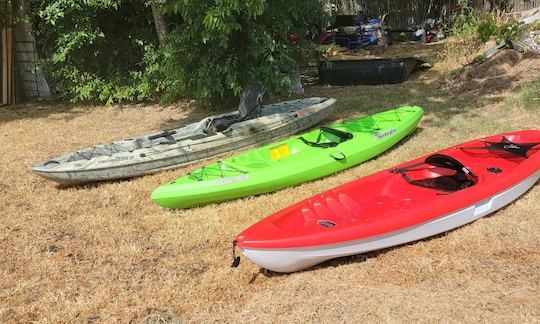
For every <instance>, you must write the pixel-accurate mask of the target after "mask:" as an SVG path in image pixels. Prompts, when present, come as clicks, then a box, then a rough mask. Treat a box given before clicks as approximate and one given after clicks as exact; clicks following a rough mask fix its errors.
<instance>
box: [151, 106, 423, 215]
mask: <svg viewBox="0 0 540 324" xmlns="http://www.w3.org/2000/svg"><path fill="white" fill-rule="evenodd" d="M423 113H424V111H423V110H422V108H420V107H416V106H404V107H400V108H396V109H392V110H388V111H384V112H381V113H377V114H374V115H368V116H364V117H361V118H358V119H353V120H350V121H346V122H343V123H341V124H335V125H331V126H328V127H321V128H319V129H315V130H313V131H310V132H307V133H304V134H302V135H298V136H294V137H290V138H288V139H286V140H283V141H279V142H275V143H273V144H270V145H267V146H264V147H261V148H257V149H254V150H250V151H248V152H245V153H243V154H240V155H237V156H234V157H231V158H228V159H225V160H223V161H218V162H216V163H212V164H210V165H208V166H205V167H203V168H201V169H198V170H195V171H193V172H191V173H189V174H187V175H185V176H183V177H181V178H178V179H176V180H174V181H172V182H169V183H167V184H164V185H162V186H160V187H158V188H157V189H156V190H154V192H153V193H152V199H153V200H154V201H155V202H156V203H157V204H158V205H160V206H163V207H167V208H188V207H193V206H200V205H204V204H208V203H216V202H221V201H226V200H231V199H235V198H240V197H245V196H250V195H257V194H262V193H266V192H272V191H276V190H280V189H283V188H286V187H289V186H294V185H297V184H300V183H303V182H306V181H311V180H314V179H318V178H321V177H324V176H327V175H329V174H332V173H335V172H337V171H340V170H344V169H347V168H350V167H352V166H355V165H357V164H359V163H362V162H364V161H366V160H369V159H371V158H373V157H375V156H377V155H379V154H381V153H382V152H384V151H386V150H388V149H389V148H391V147H392V146H393V145H395V144H396V143H398V142H399V141H400V140H401V139H403V138H404V137H405V136H407V135H408V134H409V133H411V132H412V131H413V130H414V129H415V128H416V125H417V124H418V122H419V121H420V118H421V117H422V114H423Z"/></svg>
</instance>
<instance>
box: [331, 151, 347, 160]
mask: <svg viewBox="0 0 540 324" xmlns="http://www.w3.org/2000/svg"><path fill="white" fill-rule="evenodd" d="M336 153H339V154H340V155H341V156H335V155H334V154H336ZM330 157H332V158H333V159H334V160H336V161H342V160H345V159H346V158H347V156H346V155H345V153H343V151H338V152H332V153H330Z"/></svg>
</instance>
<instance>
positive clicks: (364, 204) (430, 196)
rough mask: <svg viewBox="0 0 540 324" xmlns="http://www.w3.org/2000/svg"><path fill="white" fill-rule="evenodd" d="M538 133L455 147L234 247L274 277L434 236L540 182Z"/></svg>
mask: <svg viewBox="0 0 540 324" xmlns="http://www.w3.org/2000/svg"><path fill="white" fill-rule="evenodd" d="M539 150H540V131H538V130H527V131H520V132H514V133H506V134H501V135H495V136H490V137H486V138H483V139H479V140H474V141H471V142H467V143H463V144H460V145H456V146H453V147H450V148H447V149H444V150H441V151H439V152H436V153H434V154H431V155H427V156H423V157H421V158H418V159H416V160H413V161H410V162H407V163H404V164H402V165H399V166H397V167H394V168H391V169H388V170H384V171H381V172H378V173H375V174H373V175H370V176H367V177H364V178H360V179H358V180H355V181H352V182H349V183H347V184H344V185H341V186H339V187H336V188H334V189H330V190H328V191H326V192H323V193H321V194H318V195H315V196H313V197H311V198H308V199H305V200H303V201H301V202H298V203H296V204H294V205H291V206H289V207H287V208H285V209H283V210H280V211H278V212H276V213H275V214H273V215H270V216H268V217H267V218H265V219H263V220H261V221H260V222H258V223H256V224H254V225H253V226H251V227H249V228H248V229H246V230H245V231H243V232H242V233H240V234H239V235H238V236H237V237H236V239H235V241H234V242H233V257H234V259H235V262H234V265H238V262H239V258H237V257H235V256H234V249H235V248H234V246H236V245H237V246H238V247H239V248H240V250H241V251H242V252H243V253H244V254H245V255H246V257H248V258H249V259H250V260H252V261H253V262H255V263H256V264H258V265H260V266H261V267H263V268H266V269H269V270H273V271H276V272H292V271H297V270H301V269H304V268H307V267H310V266H313V265H315V264H317V263H320V262H323V261H326V260H329V259H332V258H336V257H341V256H347V255H354V254H360V253H365V252H369V251H374V250H379V249H383V248H387V247H390V246H395V245H400V244H404V243H407V242H411V241H415V240H419V239H423V238H426V237H429V236H433V235H437V234H440V233H442V232H445V231H448V230H451V229H453V228H456V227H459V226H462V225H465V224H467V223H470V222H472V221H474V220H476V219H478V218H480V217H483V216H485V215H487V214H489V213H492V212H494V211H496V210H498V209H500V208H502V207H503V206H505V205H507V204H509V203H510V202H512V201H514V200H515V199H517V198H518V197H519V196H521V195H522V194H523V193H525V192H526V191H527V190H528V189H529V188H531V187H532V186H533V185H534V184H535V183H536V182H537V181H538V179H539V178H540V153H538V151H539Z"/></svg>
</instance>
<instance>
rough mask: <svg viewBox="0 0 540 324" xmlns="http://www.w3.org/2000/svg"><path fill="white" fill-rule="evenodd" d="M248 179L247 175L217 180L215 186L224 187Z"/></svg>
mask: <svg viewBox="0 0 540 324" xmlns="http://www.w3.org/2000/svg"><path fill="white" fill-rule="evenodd" d="M247 179H249V176H248V175H247V174H244V175H241V176H237V177H230V178H224V179H218V180H216V184H217V185H226V184H231V183H236V182H243V181H246V180H247Z"/></svg>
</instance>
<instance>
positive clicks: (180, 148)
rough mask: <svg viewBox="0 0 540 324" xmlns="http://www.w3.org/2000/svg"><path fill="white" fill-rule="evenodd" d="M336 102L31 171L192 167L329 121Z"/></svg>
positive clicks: (156, 136)
mask: <svg viewBox="0 0 540 324" xmlns="http://www.w3.org/2000/svg"><path fill="white" fill-rule="evenodd" d="M334 102H335V99H328V98H319V97H313V98H307V99H299V100H292V101H286V102H281V103H276V104H272V105H268V106H264V107H263V108H262V109H261V116H260V117H258V118H254V119H249V120H244V121H240V122H237V123H234V124H232V125H231V126H229V127H228V128H226V129H225V130H223V131H221V132H215V131H214V132H208V125H209V124H210V123H211V122H212V121H214V120H217V119H222V118H229V117H231V116H234V115H236V112H232V113H228V114H222V115H216V116H211V117H208V118H205V119H203V120H201V121H199V122H197V123H192V124H189V125H186V126H184V127H181V128H177V129H171V130H167V131H163V132H157V133H151V134H146V135H143V136H139V137H136V138H129V139H125V140H120V141H115V142H112V143H107V144H103V145H98V146H95V147H91V148H87V149H83V150H79V151H76V152H73V153H69V154H66V155H63V156H59V157H56V158H53V159H50V160H47V161H43V162H40V163H37V164H36V165H34V166H33V167H32V171H34V172H35V173H37V174H39V175H41V176H43V177H45V178H48V179H51V180H54V181H58V182H86V181H97V180H108V179H118V178H125V177H132V176H136V175H141V174H148V173H152V172H156V171H159V170H164V169H170V168H174V167H179V166H183V165H187V164H190V163H194V162H196V161H199V160H202V159H207V158H210V157H212V156H214V155H218V154H222V153H225V152H228V151H231V150H235V149H239V148H242V147H246V146H254V145H261V144H265V143H268V142H270V141H272V140H275V139H277V138H280V137H283V136H287V135H290V134H293V133H295V132H297V131H300V130H302V129H305V128H307V127H310V126H312V125H314V124H316V123H317V122H319V121H320V120H322V119H324V118H326V117H327V116H328V115H329V114H330V113H331V111H332V110H333V108H332V105H333V103H334Z"/></svg>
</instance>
